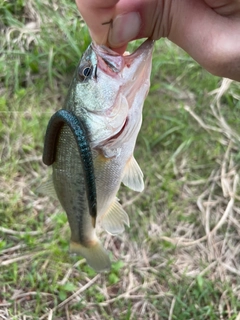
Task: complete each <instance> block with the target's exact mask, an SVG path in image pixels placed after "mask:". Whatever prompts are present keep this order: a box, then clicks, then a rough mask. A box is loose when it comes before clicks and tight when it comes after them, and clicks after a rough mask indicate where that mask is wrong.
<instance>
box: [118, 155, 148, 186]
mask: <svg viewBox="0 0 240 320" xmlns="http://www.w3.org/2000/svg"><path fill="white" fill-rule="evenodd" d="M122 183H123V184H124V185H125V186H127V187H128V188H130V189H132V190H134V191H138V192H142V191H143V189H144V181H143V173H142V170H141V168H140V167H139V165H138V163H137V161H136V160H135V158H134V156H132V157H131V158H130V160H129V161H128V163H127V164H126V167H125V171H124V176H123V179H122Z"/></svg>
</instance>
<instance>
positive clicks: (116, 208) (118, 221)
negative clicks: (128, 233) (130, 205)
mask: <svg viewBox="0 0 240 320" xmlns="http://www.w3.org/2000/svg"><path fill="white" fill-rule="evenodd" d="M124 224H126V225H127V226H128V227H129V218H128V214H127V213H126V212H125V211H124V210H123V207H122V206H121V204H120V203H119V202H118V199H117V198H116V200H115V201H114V202H113V204H112V205H111V206H110V208H109V210H108V211H107V212H106V213H105V214H104V216H103V217H102V227H103V228H104V229H105V230H106V231H107V232H108V233H110V234H113V235H116V234H119V233H123V231H124V230H125V227H124Z"/></svg>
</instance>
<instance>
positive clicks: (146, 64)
mask: <svg viewBox="0 0 240 320" xmlns="http://www.w3.org/2000/svg"><path fill="white" fill-rule="evenodd" d="M153 43H154V42H153V41H152V40H146V41H145V42H144V43H143V44H142V45H141V46H140V47H139V48H138V49H137V50H136V51H135V52H133V53H132V54H128V53H125V54H124V55H119V54H118V53H116V52H115V51H113V50H111V49H110V48H107V47H105V46H99V45H96V44H94V43H92V44H91V45H90V46H89V47H88V49H87V50H86V51H85V53H84V54H83V57H82V59H81V61H80V63H79V65H78V67H77V69H76V71H75V74H74V78H73V81H72V84H71V87H70V91H69V95H68V98H67V103H66V108H67V109H70V110H71V111H73V112H74V113H76V115H77V116H81V117H83V118H84V121H85V122H86V125H87V127H88V128H89V131H90V136H91V137H90V140H91V142H92V146H93V147H94V146H98V145H101V144H103V143H104V142H105V141H107V140H109V139H110V138H111V137H113V136H116V135H117V134H118V133H119V132H120V131H121V130H122V129H123V127H124V125H125V123H126V120H127V117H128V115H129V111H130V110H131V108H138V112H139V113H140V114H141V112H142V106H143V102H144V99H145V97H146V95H147V93H148V90H149V86H150V80H149V79H150V73H151V61H152V50H153Z"/></svg>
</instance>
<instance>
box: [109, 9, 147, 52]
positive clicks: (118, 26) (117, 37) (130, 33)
mask: <svg viewBox="0 0 240 320" xmlns="http://www.w3.org/2000/svg"><path fill="white" fill-rule="evenodd" d="M140 26H141V18H140V14H139V13H137V12H130V13H127V14H123V15H119V16H117V17H116V18H115V19H114V20H113V23H112V27H111V28H110V31H109V35H108V42H109V44H110V46H111V47H120V46H122V45H123V44H126V43H128V42H129V41H131V40H133V39H135V38H136V37H137V35H138V34H139V31H140Z"/></svg>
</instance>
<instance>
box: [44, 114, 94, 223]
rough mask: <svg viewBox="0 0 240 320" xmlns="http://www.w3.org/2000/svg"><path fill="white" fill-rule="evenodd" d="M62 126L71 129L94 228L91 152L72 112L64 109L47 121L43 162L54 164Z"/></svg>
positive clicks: (86, 137)
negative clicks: (79, 159) (80, 164)
mask: <svg viewBox="0 0 240 320" xmlns="http://www.w3.org/2000/svg"><path fill="white" fill-rule="evenodd" d="M64 124H66V125H68V127H69V128H70V129H71V131H72V133H73V136H74V138H75V140H76V142H77V146H78V151H79V154H80V158H81V162H82V167H83V174H84V180H85V185H86V192H87V199H88V206H89V213H90V215H91V216H92V218H93V226H94V227H95V223H96V217H97V192H96V184H95V176H94V167H93V160H92V152H91V148H90V145H89V139H88V134H87V130H86V128H85V127H84V125H83V123H82V122H81V121H80V120H79V119H78V117H77V116H76V115H74V114H73V113H72V112H70V111H67V110H64V109H61V110H58V111H57V112H56V113H54V115H53V116H52V117H51V119H50V120H49V123H48V126H47V131H46V135H45V141H44V150H43V162H44V163H45V164H46V165H48V166H50V165H52V164H53V163H54V161H55V155H56V147H57V141H58V135H59V132H60V129H61V128H62V126H63V125H64Z"/></svg>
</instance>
